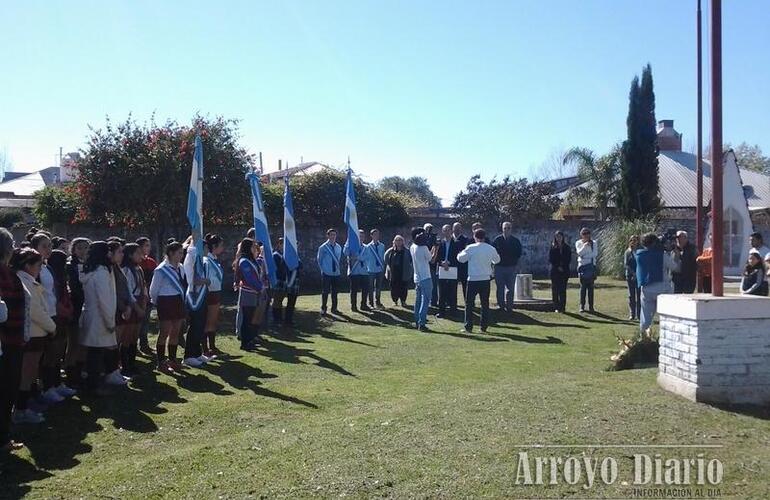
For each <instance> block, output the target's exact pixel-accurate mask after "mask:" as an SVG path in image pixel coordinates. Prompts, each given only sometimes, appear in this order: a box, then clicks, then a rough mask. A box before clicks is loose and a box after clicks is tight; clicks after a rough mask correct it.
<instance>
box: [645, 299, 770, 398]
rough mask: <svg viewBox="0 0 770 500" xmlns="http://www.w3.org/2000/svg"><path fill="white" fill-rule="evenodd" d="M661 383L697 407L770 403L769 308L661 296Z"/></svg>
mask: <svg viewBox="0 0 770 500" xmlns="http://www.w3.org/2000/svg"><path fill="white" fill-rule="evenodd" d="M659 306H660V307H659V312H660V354H659V358H658V382H659V383H660V385H661V386H662V387H664V388H666V389H668V390H670V391H672V392H675V393H677V394H680V395H682V396H684V397H687V398H688V399H691V400H693V401H704V402H716V403H737V404H744V403H750V404H760V405H761V404H767V403H770V307H768V306H770V302H769V301H768V299H767V298H763V297H739V296H731V297H730V296H728V297H722V298H714V297H710V296H705V295H701V296H672V295H668V296H662V297H661V298H660V299H659Z"/></svg>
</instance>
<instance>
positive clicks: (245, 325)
mask: <svg viewBox="0 0 770 500" xmlns="http://www.w3.org/2000/svg"><path fill="white" fill-rule="evenodd" d="M259 307H264V305H260V306H259ZM255 310H256V307H254V306H249V307H241V314H240V318H241V328H240V332H241V348H242V349H244V348H249V347H251V343H252V342H253V341H254V340H255V339H256V338H257V337H258V334H259V326H260V325H255V324H254V323H252V322H251V320H252V318H253V317H254V311H255Z"/></svg>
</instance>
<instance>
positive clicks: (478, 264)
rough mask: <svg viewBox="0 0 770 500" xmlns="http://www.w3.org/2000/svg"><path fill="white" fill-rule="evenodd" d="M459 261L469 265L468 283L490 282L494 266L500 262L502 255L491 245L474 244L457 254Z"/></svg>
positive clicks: (483, 243)
mask: <svg viewBox="0 0 770 500" xmlns="http://www.w3.org/2000/svg"><path fill="white" fill-rule="evenodd" d="M457 261H458V262H462V263H465V262H467V263H468V281H489V280H490V279H491V278H492V265H494V264H497V263H498V262H500V254H498V253H497V250H496V249H495V247H493V246H492V245H490V244H489V243H485V242H483V241H482V242H481V243H472V244H470V245H468V246H467V247H465V249H464V250H463V251H462V252H460V253H459V254H457Z"/></svg>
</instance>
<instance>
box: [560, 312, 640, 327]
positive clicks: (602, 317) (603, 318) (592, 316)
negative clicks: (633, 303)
mask: <svg viewBox="0 0 770 500" xmlns="http://www.w3.org/2000/svg"><path fill="white" fill-rule="evenodd" d="M562 314H564V315H565V316H569V317H570V318H574V319H579V320H580V321H585V322H588V323H598V324H604V325H622V324H627V323H628V322H627V321H626V320H625V319H621V318H616V317H614V316H610V315H608V314H603V313H600V312H593V313H588V312H587V313H584V314H578V313H573V312H567V311H564V313H562Z"/></svg>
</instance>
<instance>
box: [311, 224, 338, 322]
mask: <svg viewBox="0 0 770 500" xmlns="http://www.w3.org/2000/svg"><path fill="white" fill-rule="evenodd" d="M326 238H327V239H326V241H325V242H323V244H321V246H319V247H318V254H317V255H316V261H318V269H320V271H321V287H322V288H321V315H322V316H326V306H327V304H328V300H329V294H331V296H332V313H333V314H339V312H340V311H339V309H337V288H338V287H339V280H340V262H341V261H342V247H341V246H340V245H339V243H337V230H336V229H333V228H331V229H328V230H327V231H326Z"/></svg>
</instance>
